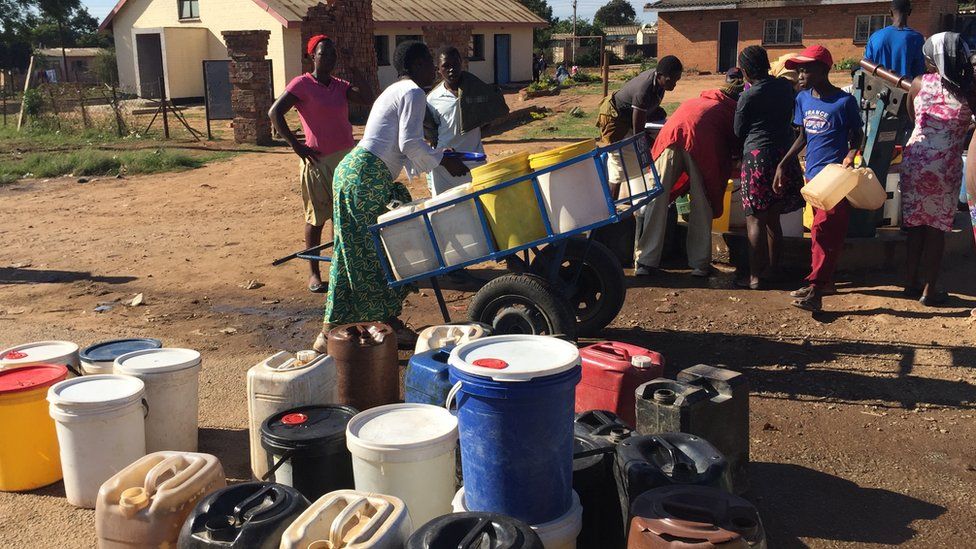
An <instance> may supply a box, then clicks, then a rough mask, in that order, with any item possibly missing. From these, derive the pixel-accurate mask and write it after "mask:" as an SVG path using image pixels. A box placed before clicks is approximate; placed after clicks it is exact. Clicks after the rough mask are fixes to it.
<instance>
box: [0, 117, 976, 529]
mask: <svg viewBox="0 0 976 549" xmlns="http://www.w3.org/2000/svg"><path fill="white" fill-rule="evenodd" d="M564 99H565V98H564ZM579 100H580V101H591V100H592V99H590V98H581V99H579ZM558 144H559V142H552V141H545V142H532V143H526V142H523V141H521V140H520V139H519V138H518V135H517V131H516V132H512V133H507V134H501V135H498V136H494V137H492V138H490V139H488V140H487V146H486V148H487V150H488V152H489V154H502V153H506V152H514V151H517V150H530V151H539V150H543V149H545V148H548V147H552V146H556V145H558ZM297 167H298V162H297V160H296V159H295V158H294V157H293V156H292V155H291V154H290V151H287V149H284V148H279V149H271V150H269V151H268V152H265V153H249V154H243V155H240V156H237V157H235V158H233V159H231V160H228V161H224V162H218V163H213V164H211V165H208V166H206V167H204V168H201V169H198V170H194V171H190V172H184V173H178V174H166V175H156V176H145V177H131V178H127V179H96V180H95V181H92V182H89V183H84V184H79V183H76V182H75V180H73V179H61V180H51V181H44V182H41V181H22V182H18V183H16V184H12V185H9V186H7V187H3V188H0V203H2V204H3V205H4V210H5V212H4V213H5V215H4V216H2V217H0V241H2V243H3V245H2V246H0V347H7V346H11V345H15V344H18V343H22V342H27V341H33V340H40V339H67V340H71V341H75V342H77V343H78V344H80V345H82V346H87V345H90V344H92V343H94V342H96V341H100V340H105V339H114V338H120V337H155V338H160V339H162V340H163V341H164V342H165V344H166V345H168V346H181V347H190V348H194V349H198V350H200V351H201V352H202V353H203V355H204V367H203V371H202V376H201V390H200V398H201V415H200V427H201V431H200V447H201V448H200V449H201V451H205V452H211V453H214V454H216V455H217V456H218V457H219V458H220V459H221V461H222V462H223V465H224V468H225V470H226V471H227V474H228V476H229V477H230V478H231V479H234V480H244V479H247V478H248V476H249V468H248V449H247V440H248V438H247V432H246V426H247V410H246V395H245V373H246V371H247V369H248V368H249V367H251V366H252V365H254V364H255V363H257V362H258V361H260V360H261V359H263V358H265V357H267V356H268V355H270V354H272V353H274V352H275V351H277V350H282V349H284V350H290V351H295V350H299V349H303V348H308V347H309V346H310V345H311V342H312V338H313V337H314V335H315V333H316V331H317V329H318V327H319V324H320V321H321V307H322V303H323V297H322V296H319V295H312V294H309V293H308V292H307V291H305V290H304V283H305V278H306V267H305V266H304V265H302V264H301V263H299V262H291V263H287V264H285V265H284V266H281V267H271V261H272V260H273V259H275V258H276V257H279V256H282V255H285V254H287V253H290V252H292V251H295V250H298V249H299V248H301V247H302V238H301V230H302V218H301V198H300V194H299V189H298V185H297V177H296V176H297ZM421 189H422V186H420V185H416V184H414V185H412V186H411V190H412V191H413V192H414V193H415V195H419V194H420V193H421V192H423V191H422V190H421ZM673 267H674V268H671V269H669V270H668V271H667V272H666V273H665V274H663V275H661V276H659V277H656V278H650V279H644V278H641V279H637V278H633V277H630V276H628V278H627V281H628V286H629V289H628V294H627V300H626V304H625V306H624V308H623V311H622V312H621V314H620V315H619V316H618V318H617V319H616V321H615V322H614V323H613V324H612V325H611V326H610V327H609V328H608V329H607V330H606V331H605V333H604V334H603V337H605V338H607V339H615V340H620V341H626V342H631V343H635V344H639V345H643V346H646V347H649V348H652V349H655V350H657V351H660V352H662V353H664V355H665V356H666V359H667V373H668V374H669V375H671V374H674V373H675V372H676V371H678V370H680V369H682V368H685V367H687V366H691V365H694V364H698V363H708V364H725V365H728V367H730V368H733V369H736V370H739V371H743V372H746V373H747V375H748V377H749V381H750V383H751V391H752V398H751V403H750V404H751V410H752V413H751V442H752V445H751V453H752V456H751V459H752V464H751V487H752V489H751V492H750V494H749V495H748V497H749V499H751V500H752V501H753V502H755V503H756V505H757V506H758V508H759V510H760V513H761V515H762V518H763V521H764V523H765V526H766V528H767V530H768V536H769V542H770V543H769V546H770V547H772V548H781V547H786V548H791V547H880V546H892V545H904V546H907V547H925V548H932V547H964V546H971V544H972V542H971V540H970V537H971V535H972V533H973V524H974V523H976V496H974V493H976V422H974V421H973V414H974V408H976V373H974V367H976V351H974V349H973V348H972V342H973V341H974V339H976V323H974V319H973V318H972V317H971V316H970V310H971V309H972V308H973V307H974V306H976V297H974V296H976V279H974V278H973V276H972V273H973V272H974V268H976V260H974V259H973V257H972V254H970V255H969V256H968V257H966V258H964V259H962V260H957V261H954V262H953V263H952V264H951V265H947V271H948V272H947V274H946V280H945V284H946V286H947V288H948V289H950V290H951V291H952V292H953V293H954V294H955V298H954V301H953V302H952V304H951V305H952V306H951V307H947V308H943V309H925V308H923V307H921V306H920V305H918V304H917V303H915V302H912V301H908V300H905V299H901V298H900V294H899V288H898V287H897V283H898V280H899V279H898V274H897V273H890V272H871V273H847V274H845V275H843V276H842V277H841V279H842V282H843V283H842V284H841V285H840V295H837V296H835V297H829V298H827V299H826V300H825V308H826V309H827V310H828V312H826V313H824V314H823V315H820V316H819V317H817V318H812V317H811V316H810V315H809V314H806V313H803V312H801V311H798V310H794V309H791V308H789V307H787V306H786V304H787V298H786V296H785V295H784V292H783V291H780V290H775V291H766V292H751V291H742V290H732V289H731V275H730V274H728V272H727V271H728V269H724V270H723V272H721V273H720V274H719V275H717V276H716V277H714V278H712V279H710V280H708V281H704V282H700V283H699V282H698V281H697V280H696V279H692V278H690V277H689V276H688V275H687V269H686V268H683V267H682V266H681V265H680V264H675V265H674V266H673ZM801 270H802V266H797V271H801ZM500 272H501V271H483V273H484V274H493V273H494V274H498V273H500ZM249 281H256V282H257V283H259V285H260V287H258V288H256V289H250V290H249V289H245V288H246V287H247V286H248V282H249ZM251 286H254V284H251ZM791 287H792V286H790V285H784V286H783V288H782V289H784V290H785V289H788V288H791ZM139 293H142V294H143V295H144V296H145V304H144V305H143V306H138V307H130V306H129V305H127V304H126V303H127V302H128V301H129V300H131V298H132V297H133V296H134V295H136V294H139ZM471 295H472V294H471V293H470V292H467V291H460V290H452V289H448V290H447V298H448V300H449V302H450V303H449V305H450V309H451V313H452V315H454V316H455V317H458V318H463V317H464V315H465V312H466V308H467V306H468V303H469V301H470V297H471ZM100 304H109V305H111V306H112V308H111V310H109V311H107V312H102V313H96V312H94V310H95V308H96V307H98V306H99V305H100ZM404 317H405V320H406V321H407V322H408V323H410V324H412V325H413V326H414V327H422V326H424V325H429V324H432V323H435V322H438V321H439V315H438V313H437V306H436V302H435V300H434V298H433V296H432V294H431V292H430V290H422V291H421V292H420V293H418V294H414V295H412V296H410V297H409V298H408V300H407V306H406V309H405V313H404ZM403 358H406V355H404V356H403ZM63 495H64V493H63V487H62V485H61V484H60V483H59V484H55V485H53V486H50V487H47V488H44V489H41V490H37V491H34V492H31V493H24V494H12V493H2V494H0V545H2V546H4V547H90V546H92V545H93V544H94V513H93V512H92V511H88V510H79V509H75V508H72V507H71V506H69V505H68V504H67V503H66V501H65V500H64V498H63Z"/></svg>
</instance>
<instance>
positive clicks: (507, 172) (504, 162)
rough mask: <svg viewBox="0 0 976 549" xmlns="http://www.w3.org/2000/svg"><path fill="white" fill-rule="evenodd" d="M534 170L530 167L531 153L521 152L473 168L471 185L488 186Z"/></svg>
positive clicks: (476, 186)
mask: <svg viewBox="0 0 976 549" xmlns="http://www.w3.org/2000/svg"><path fill="white" fill-rule="evenodd" d="M531 171H532V168H530V167H529V154H528V153H519V154H515V155H512V156H509V157H506V158H503V159H501V160H496V161H494V162H489V163H488V164H485V165H484V166H478V167H476V168H471V187H472V188H475V189H477V188H479V187H488V186H491V185H495V184H497V183H501V182H503V181H508V180H509V179H514V178H516V177H519V176H521V175H525V174H527V173H529V172H531Z"/></svg>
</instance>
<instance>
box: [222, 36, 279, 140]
mask: <svg viewBox="0 0 976 549" xmlns="http://www.w3.org/2000/svg"><path fill="white" fill-rule="evenodd" d="M221 35H222V36H223V37H224V41H225V43H226V44H227V55H228V56H229V57H230V59H231V60H230V83H231V91H230V102H231V106H232V107H233V109H234V141H235V142H237V143H251V144H255V145H270V144H271V121H270V120H269V119H268V109H270V108H271V101H272V98H271V70H270V68H269V66H268V62H267V60H265V58H266V57H267V56H268V39H270V38H271V32H270V31H266V30H247V31H224V32H222V33H221Z"/></svg>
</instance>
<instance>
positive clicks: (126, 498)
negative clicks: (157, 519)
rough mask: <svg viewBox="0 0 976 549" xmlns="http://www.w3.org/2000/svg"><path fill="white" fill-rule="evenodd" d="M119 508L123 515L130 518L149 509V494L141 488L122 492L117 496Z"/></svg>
mask: <svg viewBox="0 0 976 549" xmlns="http://www.w3.org/2000/svg"><path fill="white" fill-rule="evenodd" d="M119 507H120V508H121V509H122V513H123V514H125V515H126V516H129V517H131V516H132V515H134V514H136V513H138V512H139V511H142V510H143V509H145V508H146V507H149V493H148V492H146V489H145V488H143V487H142V486H136V487H135V488H129V489H126V490H123V491H122V494H121V495H119Z"/></svg>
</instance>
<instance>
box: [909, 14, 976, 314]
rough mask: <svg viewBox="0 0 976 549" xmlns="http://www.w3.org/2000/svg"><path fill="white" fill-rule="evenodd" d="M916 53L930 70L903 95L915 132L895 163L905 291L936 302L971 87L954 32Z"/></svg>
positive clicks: (940, 297) (964, 52) (940, 299)
mask: <svg viewBox="0 0 976 549" xmlns="http://www.w3.org/2000/svg"><path fill="white" fill-rule="evenodd" d="M922 51H923V53H924V54H925V61H926V64H927V65H928V68H929V70H930V71H935V72H930V73H928V74H923V75H921V76H919V77H917V78H915V81H914V82H913V83H912V88H911V91H910V92H909V94H908V97H909V103H908V111H909V114H910V115H911V116H912V117H913V118H914V119H915V130H914V131H913V132H912V136H911V138H910V139H909V140H908V144H907V145H906V146H905V154H904V160H903V162H902V165H901V200H902V214H903V221H902V223H903V225H904V226H905V228H906V229H907V231H908V272H907V274H908V281H907V285H906V287H905V295H907V296H909V297H912V298H913V299H914V298H917V299H919V301H920V302H921V303H922V304H923V305H927V306H938V305H941V304H943V303H945V301H946V300H947V299H948V294H946V293H945V292H944V291H942V290H940V289H938V287H937V286H936V283H937V282H938V277H939V271H940V270H941V266H942V253H943V250H944V248H945V233H946V232H948V231H949V230H951V229H952V220H953V217H954V216H955V212H956V205H957V197H958V189H959V187H958V186H959V181H960V180H961V179H962V151H963V149H964V148H965V147H966V130H967V129H968V128H969V124H970V122H971V120H972V116H973V113H972V109H971V105H973V104H976V101H974V100H973V99H974V93H973V92H974V87H976V86H974V83H973V68H972V65H970V64H969V50H968V48H967V47H966V44H965V42H963V40H962V38H960V36H959V35H958V34H956V33H954V32H943V33H939V34H936V35H934V36H932V37H930V38H929V39H928V40H926V42H925V46H924V48H923V50H922Z"/></svg>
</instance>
